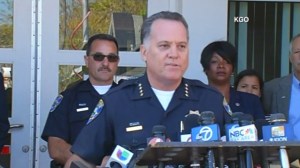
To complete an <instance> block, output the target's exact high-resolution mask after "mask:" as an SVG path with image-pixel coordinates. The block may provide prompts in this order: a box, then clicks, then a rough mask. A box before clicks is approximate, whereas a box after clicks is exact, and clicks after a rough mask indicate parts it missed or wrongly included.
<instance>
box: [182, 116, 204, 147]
mask: <svg viewBox="0 0 300 168" xmlns="http://www.w3.org/2000/svg"><path fill="white" fill-rule="evenodd" d="M199 121H200V114H188V115H186V116H185V117H184V119H183V120H182V121H181V123H180V130H181V131H180V132H181V134H180V142H191V141H192V139H191V130H192V128H194V127H197V126H198V125H199Z"/></svg>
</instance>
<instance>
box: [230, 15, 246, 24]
mask: <svg viewBox="0 0 300 168" xmlns="http://www.w3.org/2000/svg"><path fill="white" fill-rule="evenodd" d="M233 22H234V23H248V22H249V17H247V16H235V17H233Z"/></svg>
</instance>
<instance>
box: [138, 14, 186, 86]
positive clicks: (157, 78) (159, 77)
mask: <svg viewBox="0 0 300 168" xmlns="http://www.w3.org/2000/svg"><path fill="white" fill-rule="evenodd" d="M141 54H142V56H143V59H144V61H146V64H147V74H148V77H149V79H150V80H151V79H153V81H154V82H158V83H164V84H167V83H168V82H170V83H172V82H178V81H181V78H182V76H183V74H184V72H185V71H186V69H187V66H188V55H189V48H188V37H187V30H186V28H185V27H184V25H183V24H182V23H181V22H178V21H173V20H166V19H158V20H156V21H154V23H153V24H152V26H151V33H150V37H149V39H148V40H146V42H145V43H144V44H143V45H142V46H141Z"/></svg>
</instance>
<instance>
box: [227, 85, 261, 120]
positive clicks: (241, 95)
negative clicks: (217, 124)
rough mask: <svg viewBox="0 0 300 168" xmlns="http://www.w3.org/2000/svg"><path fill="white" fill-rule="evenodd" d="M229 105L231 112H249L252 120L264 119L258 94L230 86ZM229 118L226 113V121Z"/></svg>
mask: <svg viewBox="0 0 300 168" xmlns="http://www.w3.org/2000/svg"><path fill="white" fill-rule="evenodd" d="M229 106H230V108H231V110H232V112H243V113H245V114H251V115H252V116H253V119H254V120H257V119H264V118H265V115H264V111H263V107H262V103H261V101H260V99H259V97H258V96H255V95H253V94H250V93H245V92H240V91H236V90H235V89H233V88H230V101H229ZM228 120H230V117H229V115H226V121H228Z"/></svg>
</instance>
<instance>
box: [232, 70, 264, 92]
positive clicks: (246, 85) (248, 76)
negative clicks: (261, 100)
mask: <svg viewBox="0 0 300 168" xmlns="http://www.w3.org/2000/svg"><path fill="white" fill-rule="evenodd" d="M263 87H264V81H263V80H262V78H261V76H260V75H259V74H258V72H257V71H255V70H254V69H246V70H243V71H241V72H240V73H239V74H238V75H237V77H236V78H235V82H234V88H235V89H236V90H237V91H241V92H247V93H251V94H254V95H256V96H258V97H261V95H262V92H263Z"/></svg>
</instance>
